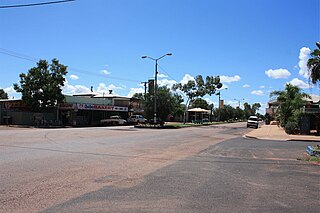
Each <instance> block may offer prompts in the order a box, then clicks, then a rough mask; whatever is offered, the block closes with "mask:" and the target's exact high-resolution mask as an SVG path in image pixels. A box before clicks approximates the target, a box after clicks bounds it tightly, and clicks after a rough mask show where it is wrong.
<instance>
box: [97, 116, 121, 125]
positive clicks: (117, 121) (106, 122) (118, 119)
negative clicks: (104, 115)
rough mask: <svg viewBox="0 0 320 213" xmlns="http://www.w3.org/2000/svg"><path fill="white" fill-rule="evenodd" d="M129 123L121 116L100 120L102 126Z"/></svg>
mask: <svg viewBox="0 0 320 213" xmlns="http://www.w3.org/2000/svg"><path fill="white" fill-rule="evenodd" d="M126 123H127V121H126V120H124V119H122V118H121V117H120V116H119V115H114V116H110V118H108V119H103V120H100V124H102V125H124V124H126Z"/></svg>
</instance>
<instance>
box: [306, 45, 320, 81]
mask: <svg viewBox="0 0 320 213" xmlns="http://www.w3.org/2000/svg"><path fill="white" fill-rule="evenodd" d="M317 46H318V49H314V50H313V51H312V53H311V58H310V59H309V60H308V63H307V66H308V69H309V73H310V80H311V82H312V83H313V84H316V83H317V82H318V83H319V82H320V42H317Z"/></svg>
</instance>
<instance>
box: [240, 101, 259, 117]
mask: <svg viewBox="0 0 320 213" xmlns="http://www.w3.org/2000/svg"><path fill="white" fill-rule="evenodd" d="M243 106H244V110H243V114H244V118H245V119H247V118H249V116H250V115H256V114H257V112H258V111H259V108H260V107H261V104H260V103H254V104H252V106H251V105H250V104H248V103H244V104H243Z"/></svg>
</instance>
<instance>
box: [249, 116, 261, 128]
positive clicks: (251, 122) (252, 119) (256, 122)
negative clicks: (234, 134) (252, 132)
mask: <svg viewBox="0 0 320 213" xmlns="http://www.w3.org/2000/svg"><path fill="white" fill-rule="evenodd" d="M249 127H254V128H256V129H258V127H259V120H258V117H257V116H253V115H252V116H250V117H249V118H248V121H247V128H249Z"/></svg>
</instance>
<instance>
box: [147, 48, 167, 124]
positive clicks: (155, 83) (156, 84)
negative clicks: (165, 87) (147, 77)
mask: <svg viewBox="0 0 320 213" xmlns="http://www.w3.org/2000/svg"><path fill="white" fill-rule="evenodd" d="M171 55H172V53H167V54H164V55H163V56H161V57H159V58H152V57H149V56H146V55H145V56H142V57H141V58H149V59H151V60H153V61H155V62H156V66H155V73H154V101H153V103H154V106H153V112H154V114H153V115H154V123H155V124H156V123H157V93H158V83H157V81H158V61H159V60H160V59H161V58H163V57H165V56H171Z"/></svg>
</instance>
